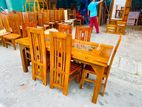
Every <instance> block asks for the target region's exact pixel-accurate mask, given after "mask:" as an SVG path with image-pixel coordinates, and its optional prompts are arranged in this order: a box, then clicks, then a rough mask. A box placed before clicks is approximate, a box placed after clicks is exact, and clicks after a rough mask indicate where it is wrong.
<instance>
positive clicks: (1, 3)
mask: <svg viewBox="0 0 142 107" xmlns="http://www.w3.org/2000/svg"><path fill="white" fill-rule="evenodd" d="M25 1H26V0H0V7H2V8H4V9H6V8H7V9H8V10H9V11H13V10H16V11H24V4H25Z"/></svg>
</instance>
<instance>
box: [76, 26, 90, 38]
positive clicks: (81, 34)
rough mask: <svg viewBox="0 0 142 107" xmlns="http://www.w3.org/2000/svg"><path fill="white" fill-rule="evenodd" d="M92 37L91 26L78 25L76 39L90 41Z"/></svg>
mask: <svg viewBox="0 0 142 107" xmlns="http://www.w3.org/2000/svg"><path fill="white" fill-rule="evenodd" d="M90 37H91V28H90V27H83V26H77V27H76V33H75V39H78V40H83V41H90Z"/></svg>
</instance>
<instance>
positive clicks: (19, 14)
mask: <svg viewBox="0 0 142 107" xmlns="http://www.w3.org/2000/svg"><path fill="white" fill-rule="evenodd" d="M16 14H17V15H18V17H19V24H20V26H22V23H23V16H22V12H16Z"/></svg>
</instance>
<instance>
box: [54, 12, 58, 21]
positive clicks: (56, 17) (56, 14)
mask: <svg viewBox="0 0 142 107" xmlns="http://www.w3.org/2000/svg"><path fill="white" fill-rule="evenodd" d="M54 12H55V21H59V16H58V10H57V9H56V10H54Z"/></svg>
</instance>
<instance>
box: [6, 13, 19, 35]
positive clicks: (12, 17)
mask: <svg viewBox="0 0 142 107" xmlns="http://www.w3.org/2000/svg"><path fill="white" fill-rule="evenodd" d="M8 20H9V24H10V27H11V29H12V33H16V34H21V32H20V21H19V15H18V14H17V13H14V12H11V13H9V15H8Z"/></svg>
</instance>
